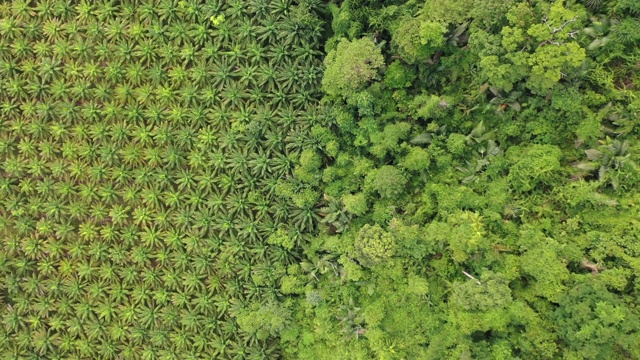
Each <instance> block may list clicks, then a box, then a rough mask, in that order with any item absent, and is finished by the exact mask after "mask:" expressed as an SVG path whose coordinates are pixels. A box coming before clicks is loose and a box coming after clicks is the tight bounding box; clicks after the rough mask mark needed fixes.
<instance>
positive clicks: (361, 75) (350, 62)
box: [322, 37, 384, 97]
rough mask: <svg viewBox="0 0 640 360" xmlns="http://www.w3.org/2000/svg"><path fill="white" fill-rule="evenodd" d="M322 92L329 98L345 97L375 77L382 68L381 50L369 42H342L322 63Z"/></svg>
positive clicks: (358, 40) (359, 40) (366, 40)
mask: <svg viewBox="0 0 640 360" xmlns="http://www.w3.org/2000/svg"><path fill="white" fill-rule="evenodd" d="M324 63H325V66H326V70H325V73H324V77H323V78H322V88H323V89H324V90H325V91H326V92H327V94H329V95H337V96H343V97H348V96H349V95H351V94H352V93H353V92H356V91H358V90H361V89H362V88H363V87H364V86H365V85H366V84H367V83H368V82H369V81H371V80H373V79H374V78H375V77H376V76H377V75H378V70H379V69H380V67H381V66H382V65H384V58H383V57H382V52H381V50H380V48H379V47H378V46H377V45H376V44H375V43H374V42H373V40H371V39H370V38H368V37H366V38H361V39H357V40H353V41H349V40H347V39H342V40H341V41H340V43H339V44H338V46H337V48H336V49H335V50H332V51H330V52H329V53H328V54H327V56H326V57H325V60H324Z"/></svg>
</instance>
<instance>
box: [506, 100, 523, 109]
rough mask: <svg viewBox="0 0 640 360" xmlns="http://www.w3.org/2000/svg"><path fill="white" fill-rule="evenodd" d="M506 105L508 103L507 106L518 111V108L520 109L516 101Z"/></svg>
mask: <svg viewBox="0 0 640 360" xmlns="http://www.w3.org/2000/svg"><path fill="white" fill-rule="evenodd" d="M507 105H509V107H510V108H512V109H513V110H515V111H520V109H522V107H521V106H520V103H519V102H517V101H515V102H511V103H508V104H507Z"/></svg>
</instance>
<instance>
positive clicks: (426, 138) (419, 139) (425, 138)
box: [409, 133, 433, 145]
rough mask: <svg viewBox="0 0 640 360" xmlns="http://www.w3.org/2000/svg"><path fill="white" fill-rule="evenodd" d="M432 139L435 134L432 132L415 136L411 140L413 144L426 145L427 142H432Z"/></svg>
mask: <svg viewBox="0 0 640 360" xmlns="http://www.w3.org/2000/svg"><path fill="white" fill-rule="evenodd" d="M432 140H433V136H431V134H429V133H422V134H420V135H417V136H415V137H414V138H413V139H411V140H410V141H409V142H410V143H411V144H413V145H426V144H431V141H432Z"/></svg>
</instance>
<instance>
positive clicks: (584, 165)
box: [574, 162, 598, 171]
mask: <svg viewBox="0 0 640 360" xmlns="http://www.w3.org/2000/svg"><path fill="white" fill-rule="evenodd" d="M574 167H575V168H577V169H580V170H584V171H593V170H595V169H597V168H598V164H596V163H590V162H583V163H579V164H576V165H574Z"/></svg>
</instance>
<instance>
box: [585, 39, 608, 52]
mask: <svg viewBox="0 0 640 360" xmlns="http://www.w3.org/2000/svg"><path fill="white" fill-rule="evenodd" d="M602 45H604V44H603V42H602V40H601V39H595V40H593V41H592V42H591V44H589V46H587V50H595V49H597V48H599V47H600V46H602Z"/></svg>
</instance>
